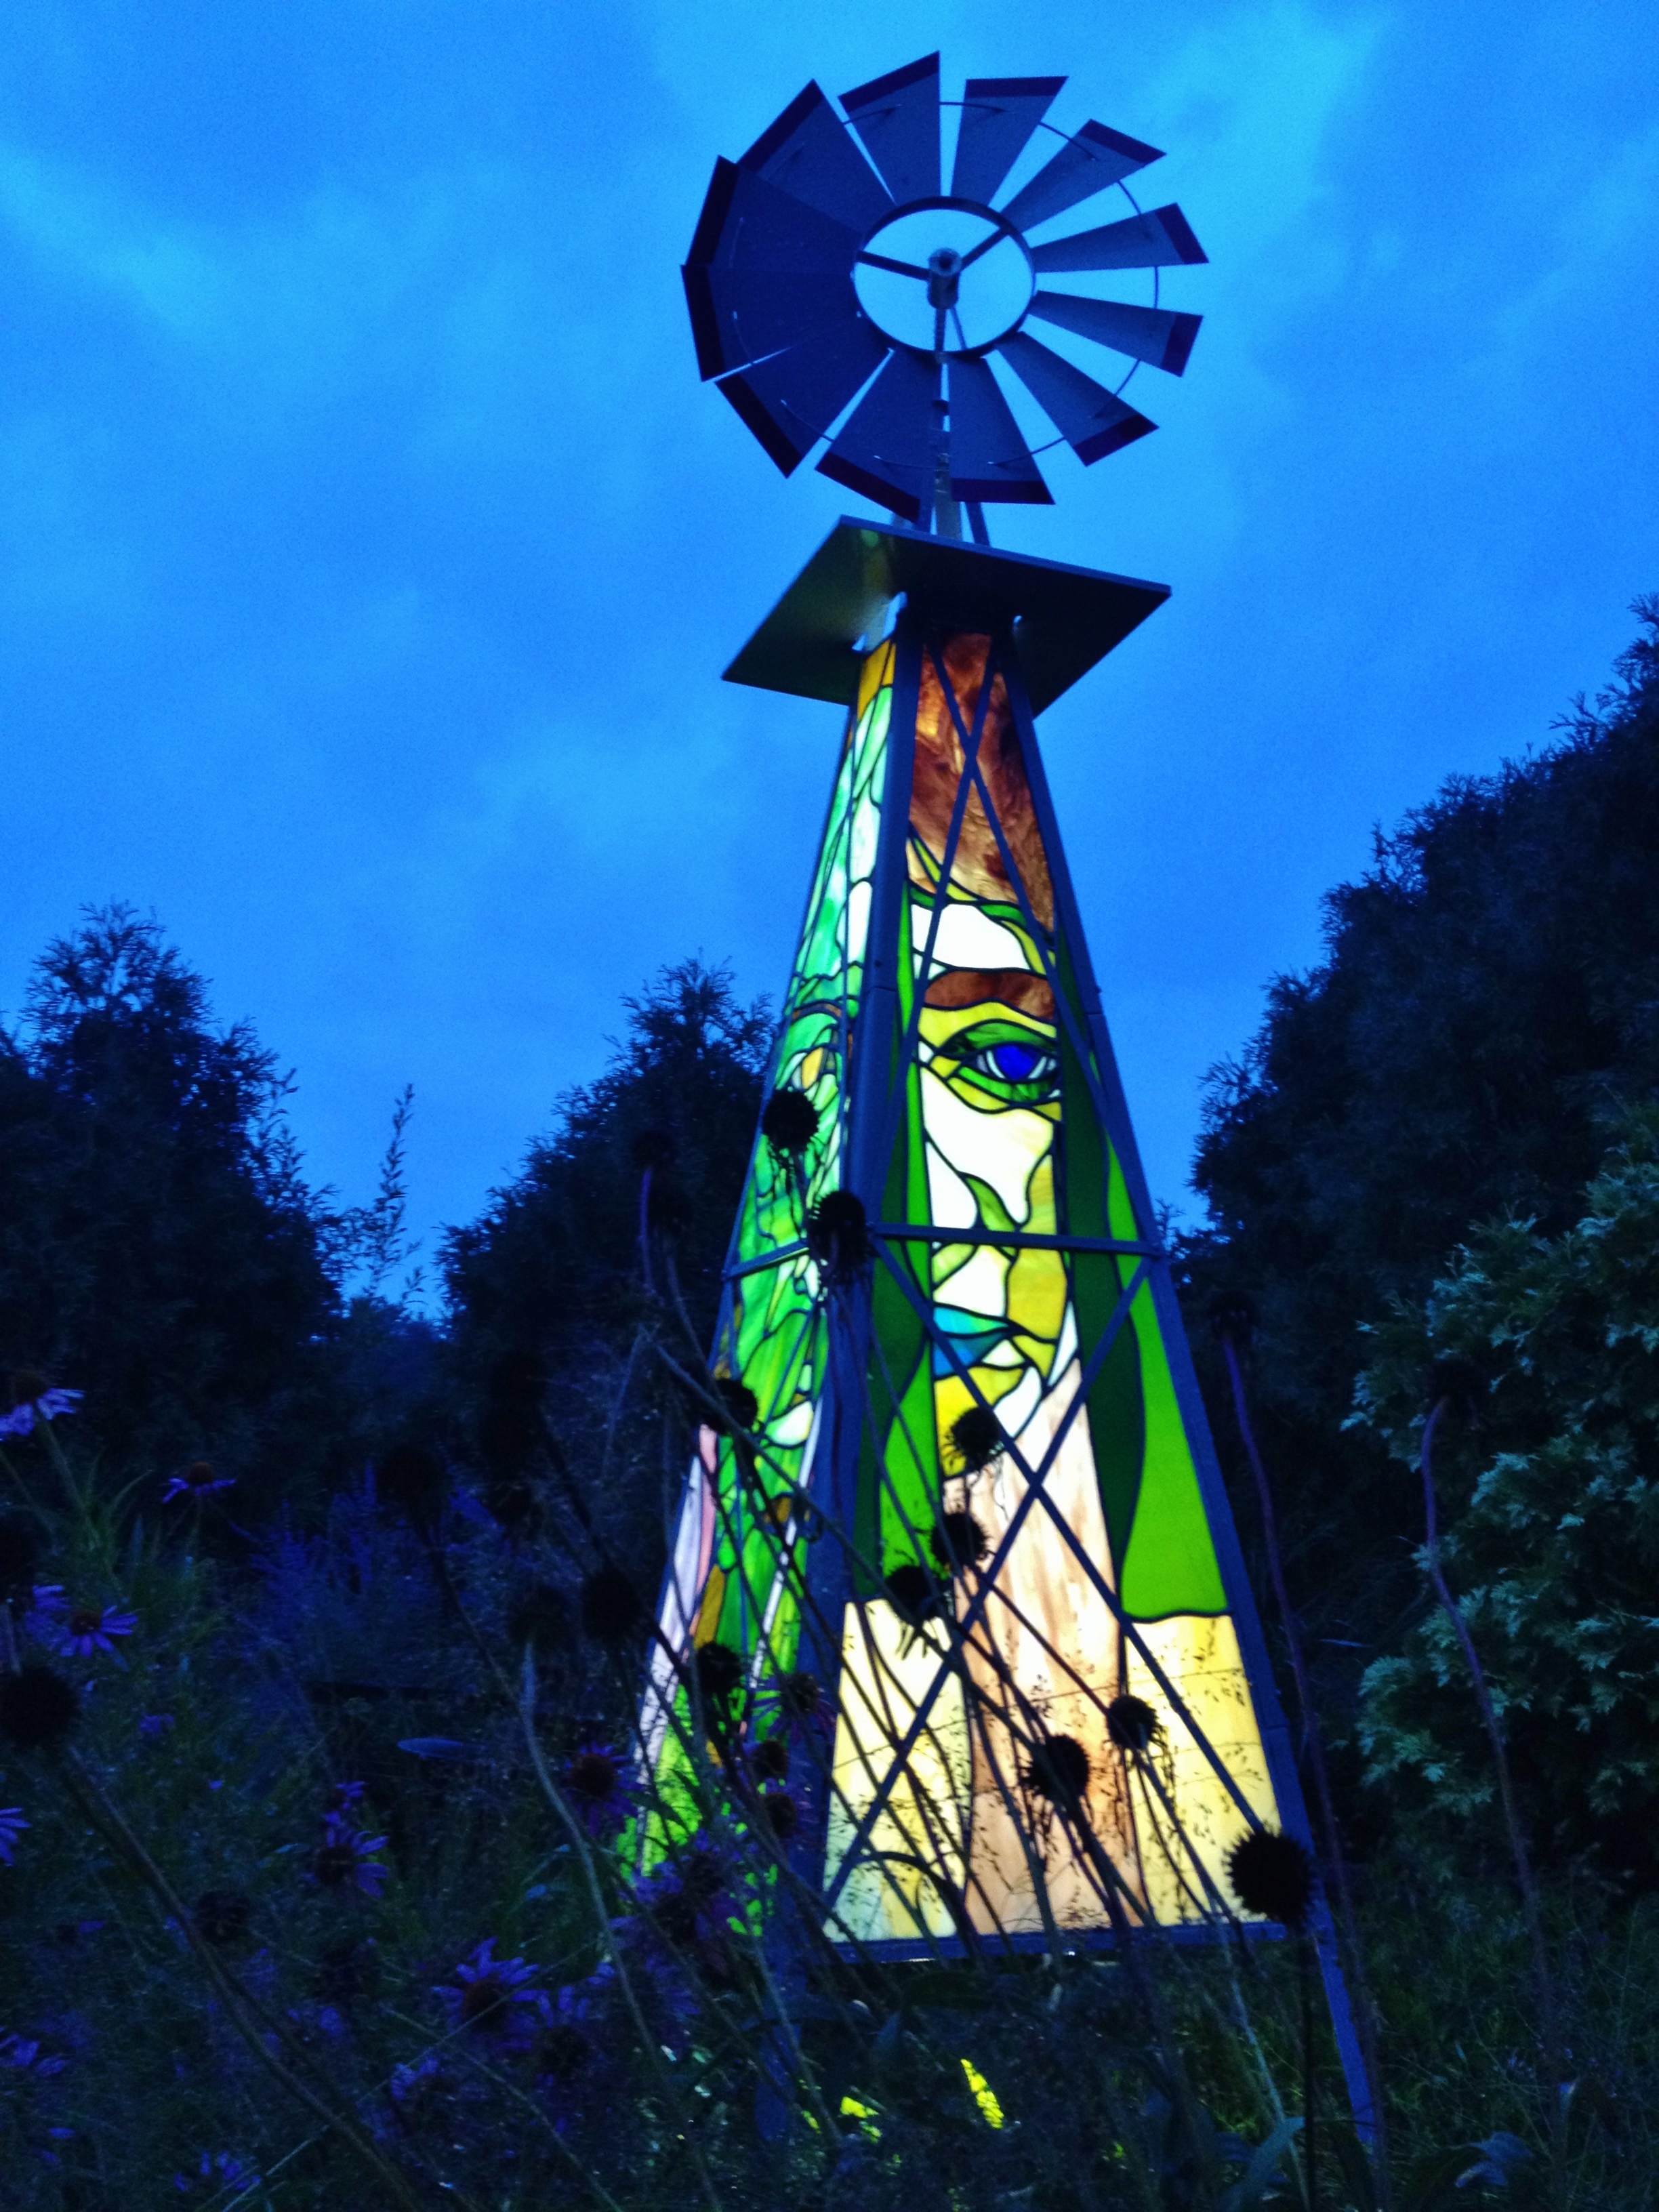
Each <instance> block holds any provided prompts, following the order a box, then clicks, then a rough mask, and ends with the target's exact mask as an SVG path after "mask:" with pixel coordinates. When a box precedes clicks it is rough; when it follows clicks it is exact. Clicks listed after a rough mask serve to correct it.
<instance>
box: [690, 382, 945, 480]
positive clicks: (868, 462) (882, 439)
mask: <svg viewBox="0 0 1659 2212" xmlns="http://www.w3.org/2000/svg"><path fill="white" fill-rule="evenodd" d="M720 389H721V390H722V391H724V390H725V389H726V387H725V386H724V385H722V386H721V387H720ZM937 398H939V371H938V369H937V368H935V367H934V365H933V358H932V356H930V355H927V354H921V353H912V352H911V351H910V349H909V348H908V346H900V347H899V348H898V349H896V351H895V352H894V353H893V354H892V356H890V359H889V361H888V363H887V366H886V368H884V369H883V370H882V372H881V374H880V375H879V376H878V378H877V379H876V380H875V382H874V383H873V384H872V386H870V389H869V390H868V391H867V392H866V393H865V395H864V397H863V398H862V399H860V402H859V404H858V405H857V406H856V407H855V408H854V410H853V412H852V415H851V416H849V417H848V422H847V424H846V427H845V428H843V429H842V433H841V435H840V436H839V437H838V438H837V439H836V442H835V443H834V445H833V446H831V447H830V448H829V452H828V453H826V454H825V455H824V457H823V459H822V460H821V461H820V462H819V463H818V471H819V473H820V475H823V476H826V477H833V478H834V480H835V481H836V483H842V484H845V485H846V486H847V488H848V490H849V491H856V492H861V493H862V494H863V495H864V496H865V498H866V499H873V500H876V501H878V502H879V503H880V504H881V505H882V506H883V507H890V509H891V510H892V512H893V513H895V514H902V515H903V516H904V518H905V520H907V521H908V522H914V521H915V520H916V519H917V517H918V516H919V515H920V514H921V509H922V502H923V501H924V500H926V499H928V498H930V497H931V496H932V494H933V403H934V401H935V400H936V399H937Z"/></svg>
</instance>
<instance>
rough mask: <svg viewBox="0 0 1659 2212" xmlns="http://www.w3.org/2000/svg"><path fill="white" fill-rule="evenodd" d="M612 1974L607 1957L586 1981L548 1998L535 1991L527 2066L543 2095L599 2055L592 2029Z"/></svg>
mask: <svg viewBox="0 0 1659 2212" xmlns="http://www.w3.org/2000/svg"><path fill="white" fill-rule="evenodd" d="M613 1976H614V1969H613V1968H612V1966H611V1961H610V1960H608V1959H607V1960H605V1963H604V1964H603V1965H602V1966H599V1967H598V1968H597V1969H596V1970H595V1972H592V1973H591V1974H590V1975H589V1976H588V1978H587V1979H586V1981H585V1982H572V1983H567V1984H566V1985H565V1987H564V1988H563V1989H562V1990H558V1991H557V1993H556V1995H555V1996H551V1997H550V1996H548V1994H547V1992H546V1990H537V1992H536V2008H535V2013H536V2026H535V2031H534V2033H532V2037H531V2039H530V2046H529V2047H530V2068H531V2072H532V2075H533V2077H534V2079H535V2083H536V2087H538V2089H540V2090H541V2091H542V2092H543V2093H544V2094H548V2093H553V2092H555V2091H556V2090H558V2089H560V2088H562V2087H563V2086H564V2085H565V2084H566V2083H567V2082H568V2081H569V2080H570V2079H571V2077H572V2076H573V2075H575V2074H578V2073H580V2071H581V2069H583V2067H585V2066H586V2065H588V2064H589V2063H591V2062H592V2060H593V2059H594V2058H595V2057H597V2056H598V2045H597V2043H596V2042H595V2040H594V2037H593V2034H592V2028H593V2026H594V2025H595V2023H596V2022H597V2021H598V2020H599V2015H600V2006H601V1998H602V1996H603V1995H604V1993H605V1991H606V1990H608V1989H609V1987H610V1984H611V1980H612V1978H613Z"/></svg>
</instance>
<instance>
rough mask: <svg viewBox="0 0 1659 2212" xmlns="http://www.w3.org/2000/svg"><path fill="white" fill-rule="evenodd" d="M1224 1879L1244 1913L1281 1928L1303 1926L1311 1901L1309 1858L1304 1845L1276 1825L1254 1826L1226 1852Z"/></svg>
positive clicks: (1310, 1864) (1310, 1866) (1310, 1861)
mask: <svg viewBox="0 0 1659 2212" xmlns="http://www.w3.org/2000/svg"><path fill="white" fill-rule="evenodd" d="M1227 1879H1228V1881H1230V1882H1231V1884H1232V1887H1233V1894H1234V1896H1235V1897H1237V1899H1238V1901H1239V1903H1240V1904H1241V1905H1243V1907H1244V1910H1245V1911H1247V1912H1259V1913H1260V1914H1261V1916H1262V1917H1263V1919H1265V1920H1277V1921H1278V1922H1279V1924H1280V1926H1281V1927H1285V1928H1301V1927H1303V1926H1304V1925H1305V1923H1306V1921H1307V1917H1308V1912H1309V1909H1310V1906H1311V1905H1312V1904H1313V1894H1314V1866H1313V1859H1312V1857H1311V1855H1310V1852H1309V1851H1308V1849H1307V1847H1306V1845H1305V1844H1301V1843H1299V1842H1298V1841H1297V1838H1295V1837H1294V1836H1286V1835H1283V1834H1281V1833H1280V1832H1279V1830H1278V1829H1276V1828H1255V1829H1253V1830H1252V1831H1251V1832H1250V1833H1249V1835H1248V1836H1241V1837H1240V1838H1239V1839H1238V1841H1237V1843H1236V1844H1234V1845H1233V1847H1232V1850H1231V1851H1230V1852H1229V1853H1228V1854H1227Z"/></svg>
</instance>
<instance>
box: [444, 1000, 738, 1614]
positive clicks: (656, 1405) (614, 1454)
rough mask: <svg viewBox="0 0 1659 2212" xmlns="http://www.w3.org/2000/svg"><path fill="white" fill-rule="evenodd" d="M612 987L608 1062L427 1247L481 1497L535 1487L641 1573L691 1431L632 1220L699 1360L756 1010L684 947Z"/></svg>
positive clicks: (682, 1354) (593, 1545) (498, 1500)
mask: <svg viewBox="0 0 1659 2212" xmlns="http://www.w3.org/2000/svg"><path fill="white" fill-rule="evenodd" d="M624 1003H625V1006H626V1008H627V1012H628V1028H627V1032H626V1034H625V1036H623V1038H622V1039H621V1040H620V1042H617V1043H615V1044H614V1045H613V1048H612V1054H611V1063H610V1065H609V1066H608V1067H607V1068H606V1069H605V1072H604V1073H603V1074H602V1075H600V1076H599V1079H598V1080H597V1081H595V1082H593V1083H592V1084H589V1085H584V1086H581V1087H579V1088H577V1089H575V1090H574V1091H569V1092H568V1093H567V1094H566V1095H565V1097H563V1098H562V1100H561V1101H560V1103H559V1108H558V1113H557V1118H556V1123H555V1126H554V1128H553V1130H552V1131H551V1133H550V1134H549V1135H547V1136H545V1137H544V1138H542V1139H539V1140H538V1142H537V1143H536V1144H534V1145H532V1147H531V1149H530V1153H529V1157H528V1158H527V1159H526V1163H525V1165H524V1167H523V1169H522V1170H521V1171H520V1174H519V1175H518V1176H517V1177H516V1178H515V1179H514V1180H513V1182H511V1183H510V1184H508V1185H507V1188H505V1189H503V1190H501V1191H498V1192H496V1193H495V1195H494V1197H493V1198H492V1200H491V1201H490V1204H489V1207H488V1208H487V1209H486V1211H485V1212H484V1213H483V1217H482V1218H480V1219H479V1220H478V1221H477V1222H476V1223H474V1224H472V1225H471V1226H469V1227H467V1228H465V1229H455V1230H452V1231H449V1232H448V1234H447V1237H446V1238H445V1241H444V1244H443V1249H442V1252H441V1269H442V1275H443V1281H444V1286H445V1290H446V1292H447V1299H448V1321H449V1327H448V1339H447V1360H446V1372H447V1405H448V1408H449V1411H450V1417H451V1420H452V1424H453V1438H454V1443H455V1447H456V1449H457V1450H458V1452H459V1454H460V1455H461V1456H463V1457H464V1458H466V1459H468V1460H470V1461H472V1462H475V1463H476V1464H477V1465H478V1466H479V1468H481V1470H482V1471H483V1474H484V1477H485V1482H486V1486H485V1492H484V1494H485V1497H486V1498H487V1500H489V1502H490V1503H491V1504H492V1510H497V1509H498V1510H500V1511H501V1514H502V1516H503V1517H504V1518H505V1519H506V1520H507V1522H508V1523H509V1525H512V1524H513V1523H516V1524H518V1525H520V1526H524V1527H527V1526H530V1525H532V1524H534V1525H544V1523H545V1521H546V1516H547V1512H548V1508H549V1503H550V1501H551V1502H552V1503H553V1504H556V1507H557V1508H558V1510H559V1512H560V1514H561V1515H562V1517H563V1519H564V1521H565V1522H566V1523H567V1525H568V1522H570V1520H571V1518H572V1516H574V1519H575V1522H576V1524H577V1527H576V1531H575V1534H576V1536H577V1538H578V1540H579V1544H580V1547H585V1556H586V1564H588V1565H592V1564H593V1560H594V1558H595V1556H597V1557H599V1558H605V1559H617V1560H619V1561H621V1562H622V1563H623V1565H625V1566H626V1567H627V1568H628V1570H629V1571H630V1572H631V1573H632V1574H633V1575H634V1576H635V1579H636V1580H637V1581H638V1583H639V1584H640V1586H641V1588H642V1589H646V1590H647V1591H649V1590H652V1589H654V1588H655V1584H656V1580H657V1576H658V1573H659V1569H660V1564H661V1558H662V1552H663V1547H664V1544H665V1535H664V1528H665V1520H666V1518H667V1516H668V1513H669V1511H670V1510H671V1506H672V1504H673V1503H674V1502H676V1501H677V1500H678V1492H679V1486H680V1481H681V1479H682V1476H683V1474H684V1448H685V1446H686V1444H687V1440H688V1437H689V1431H688V1427H687V1422H686V1413H687V1410H688V1409H687V1407H685V1405H684V1402H683V1401H681V1399H680V1398H679V1397H678V1395H677V1394H675V1393H674V1392H672V1390H671V1389H665V1385H664V1383H663V1380H662V1376H661V1373H660V1371H659V1370H656V1369H652V1370H650V1371H649V1372H648V1373H647V1372H645V1371H642V1370H641V1367H640V1350H639V1343H640V1330H641V1324H642V1322H644V1321H645V1320H646V1319H647V1314H648V1311H649V1310H650V1309H651V1306H652V1291H651V1290H649V1289H648V1288H647V1284H646V1282H645V1280H644V1279H643V1277H642V1275H641V1264H640V1263H641V1228H642V1226H643V1227H644V1229H645V1231H646V1237H647V1243H648V1244H649V1246H650V1248H651V1249H652V1250H653V1251H654V1252H656V1253H658V1254H659V1261H658V1267H659V1273H660V1275H661V1280H660V1282H659V1283H658V1284H657V1285H655V1288H656V1289H657V1290H659V1291H660V1292H661V1295H662V1297H663V1299H664V1300H665V1306H666V1309H667V1310H669V1312H670V1313H671V1317H672V1323H673V1327H672V1334H673V1337H674V1342H675V1349H676V1352H677V1355H678V1358H679V1359H680V1360H681V1361H682V1362H687V1361H689V1362H690V1364H691V1365H692V1366H694V1367H698V1366H701V1364H702V1358H703V1355H704V1352H705V1351H706V1349H707V1346H708V1342H709V1340H710V1339H711V1337H712V1336H713V1334H714V1319H715V1314H716V1310H717V1309H718V1305H719V1298H720V1269H721V1267H722V1264H723V1262H724V1260H725V1256H726V1243H727V1241H728V1239H729V1237H730V1236H731V1231H732V1214H733V1212H734V1210H735V1208H736V1205H737V1197H738V1191H739V1189H740V1188H741V1186H742V1182H743V1175H744V1169H745V1168H746V1167H747V1165H748V1162H749V1153H750V1146H751V1145H752V1144H753V1142H754V1136H755V1127H756V1121H757V1116H758V1115H759V1112H760V1103H761V1078H762V1073H763V1068H764V1065H765V1058H766V1054H767V1051H768V1048H769V1045H770V1042H771V1025H770V1021H769V1015H768V1011H767V1006H766V1003H765V1001H764V1000H758V1001H757V1002H756V1004H755V1005H753V1006H748V1007H744V1006H740V1005H739V1004H738V1000H737V998H736V996H735V994H734V993H733V990H732V979H731V975H730V974H729V972H728V971H727V970H726V969H723V968H712V969H711V968H707V967H705V966H704V965H703V964H702V962H701V961H698V960H695V959H694V960H688V961H684V962H682V963H680V964H679V965H678V966H677V967H670V968H665V969H663V970H662V972H661V973H660V975H658V976H657V977H656V978H655V980H654V981H653V982H651V983H650V984H648V985H647V987H646V988H645V989H644V991H643V992H641V994H640V996H639V997H638V998H635V999H629V1000H626V1001H625V1002H624ZM648 1364H649V1363H647V1366H648ZM624 1404H625V1405H626V1407H627V1408H628V1413H627V1417H626V1419H623V1420H622V1422H621V1424H620V1426H619V1424H618V1418H617V1408H618V1407H621V1406H623V1405H624ZM601 1468H602V1469H603V1472H604V1480H602V1481H595V1480H593V1476H594V1474H595V1473H596V1471H598V1470H599V1469H601Z"/></svg>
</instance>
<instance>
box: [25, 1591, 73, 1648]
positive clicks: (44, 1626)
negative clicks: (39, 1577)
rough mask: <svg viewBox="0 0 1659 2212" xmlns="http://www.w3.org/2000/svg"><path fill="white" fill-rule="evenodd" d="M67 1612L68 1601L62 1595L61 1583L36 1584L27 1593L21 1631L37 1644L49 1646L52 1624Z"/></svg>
mask: <svg viewBox="0 0 1659 2212" xmlns="http://www.w3.org/2000/svg"><path fill="white" fill-rule="evenodd" d="M68 1611H69V1600H68V1599H67V1598H66V1597H65V1596H64V1585H63V1584H62V1583H34V1584H33V1587H32V1588H31V1589H30V1590H29V1593H28V1603H27V1606H25V1607H24V1608H23V1620H22V1629H23V1633H24V1635H25V1636H32V1637H33V1638H34V1640H35V1642H36V1643H37V1644H50V1643H51V1641H52V1632H53V1624H54V1623H55V1622H57V1621H58V1620H61V1618H62V1617H63V1615H64V1613H67V1612H68Z"/></svg>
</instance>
